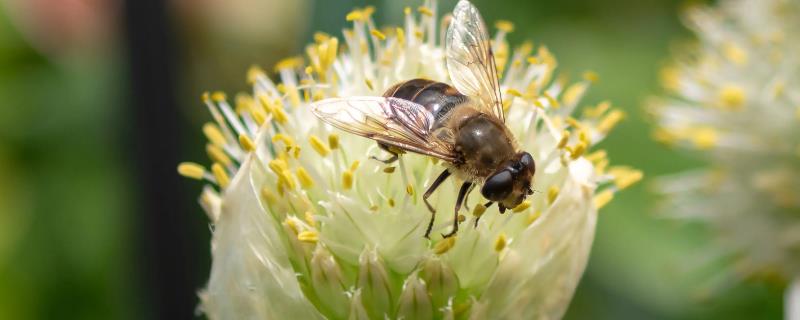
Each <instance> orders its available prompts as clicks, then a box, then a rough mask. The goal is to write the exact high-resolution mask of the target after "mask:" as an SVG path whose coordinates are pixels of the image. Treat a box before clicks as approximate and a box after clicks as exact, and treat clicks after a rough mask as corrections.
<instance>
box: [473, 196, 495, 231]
mask: <svg viewBox="0 0 800 320" xmlns="http://www.w3.org/2000/svg"><path fill="white" fill-rule="evenodd" d="M493 204H494V202H493V201H489V202H487V203H486V204H484V205H483V206H484V207H486V209H489V207H491V206H492V205H493ZM482 216H483V215H479V216H478V217H477V218H475V228H477V227H478V220H480V219H481V217H482Z"/></svg>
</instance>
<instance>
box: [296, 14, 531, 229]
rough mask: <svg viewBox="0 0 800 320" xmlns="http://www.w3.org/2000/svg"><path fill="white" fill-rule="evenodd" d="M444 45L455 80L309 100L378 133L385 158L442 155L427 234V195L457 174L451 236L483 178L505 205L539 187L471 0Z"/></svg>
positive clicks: (364, 131) (330, 115) (369, 133)
mask: <svg viewBox="0 0 800 320" xmlns="http://www.w3.org/2000/svg"><path fill="white" fill-rule="evenodd" d="M445 52H446V53H445V55H446V57H445V59H446V64H447V71H448V73H449V75H450V80H451V81H452V83H453V86H454V87H453V86H450V85H449V84H446V83H442V82H436V81H432V80H427V79H412V80H407V81H404V82H401V83H398V84H396V85H394V86H392V87H391V88H389V89H388V90H386V92H385V93H384V94H383V96H382V97H369V96H366V97H348V98H331V99H326V100H321V101H318V102H316V103H314V104H313V105H312V107H311V108H312V109H311V110H312V112H313V113H314V114H315V115H316V116H317V117H319V118H320V119H321V120H322V121H324V122H326V123H328V124H330V125H333V126H334V127H336V128H339V129H341V130H344V131H347V132H350V133H352V134H356V135H359V136H363V137H366V138H369V139H372V140H375V141H377V142H378V145H379V146H380V147H381V149H383V150H385V151H387V152H388V153H389V154H391V157H390V158H388V159H386V160H379V161H382V162H384V163H387V164H388V163H391V162H394V161H396V160H398V157H399V155H400V153H402V152H403V151H409V152H414V153H419V154H423V155H427V156H431V157H434V158H438V159H441V160H443V162H444V163H445V166H446V169H445V170H444V171H443V172H442V173H441V174H439V176H438V177H437V178H436V179H435V180H434V181H433V183H432V184H431V185H430V186H429V187H428V189H427V191H425V194H424V195H423V197H422V198H423V200H424V202H425V204H426V205H427V207H428V209H429V210H430V212H431V218H430V222H429V223H428V228H427V230H426V231H425V237H426V238H429V236H430V232H431V229H432V227H433V222H434V219H435V218H436V210H435V209H434V208H433V206H432V205H431V204H430V203H429V202H428V197H430V196H431V194H432V193H433V192H434V191H435V190H436V189H437V188H438V187H439V185H441V184H442V182H444V181H445V180H447V178H448V177H450V176H451V175H455V176H456V177H458V178H460V179H462V180H463V181H464V182H463V184H462V185H461V188H460V190H459V192H458V198H457V200H456V204H455V214H454V218H453V228H452V231H450V232H449V233H448V234H442V236H443V237H445V238H447V237H450V236H452V235H454V234H456V232H458V213H459V210H460V209H461V206H462V204H463V203H464V199H465V197H466V196H467V194H468V193H469V192H470V191H472V189H473V188H474V187H475V186H476V185H482V187H481V190H480V191H481V194H482V195H483V197H485V198H486V199H488V200H489V202H488V203H486V205H485V206H486V207H487V208H488V207H489V206H491V205H492V204H494V203H495V202H496V203H497V204H498V207H499V210H500V213H503V212H505V210H506V209H508V208H513V207H515V206H517V205H519V204H520V203H522V201H523V200H525V198H526V197H527V196H529V195H531V194H532V193H533V191H532V190H531V180H532V179H533V175H534V172H535V164H534V160H533V157H532V156H531V155H530V154H529V153H528V152H525V151H522V150H519V148H518V146H517V142H516V140H515V139H514V136H513V135H512V134H511V132H510V131H509V130H508V128H507V127H506V126H505V116H504V114H503V106H502V100H501V95H500V84H499V82H498V75H497V66H496V64H495V60H494V54H493V53H492V49H491V44H490V42H489V35H488V32H487V31H486V25H485V23H484V22H483V19H482V18H481V16H480V14H479V13H478V9H477V8H475V6H473V5H472V4H471V3H470V2H469V1H466V0H461V1H460V2H459V3H458V4H457V5H456V7H455V9H454V10H453V19H452V22H451V23H450V25H449V27H448V30H447V36H446V41H445ZM373 158H374V157H373ZM375 159H377V158H375ZM477 223H478V221H477V220H476V221H475V225H476V226H477Z"/></svg>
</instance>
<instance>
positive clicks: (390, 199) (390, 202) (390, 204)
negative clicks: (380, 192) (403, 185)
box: [387, 198, 395, 208]
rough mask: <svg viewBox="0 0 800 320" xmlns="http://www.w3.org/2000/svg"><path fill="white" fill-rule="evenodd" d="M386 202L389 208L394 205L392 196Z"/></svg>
mask: <svg viewBox="0 0 800 320" xmlns="http://www.w3.org/2000/svg"><path fill="white" fill-rule="evenodd" d="M387 202H388V203H389V207H390V208H394V205H395V203H394V198H389V200H388V201H387Z"/></svg>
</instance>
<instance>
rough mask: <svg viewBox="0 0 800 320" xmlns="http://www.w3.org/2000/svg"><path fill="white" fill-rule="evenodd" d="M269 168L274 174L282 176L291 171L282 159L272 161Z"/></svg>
mask: <svg viewBox="0 0 800 320" xmlns="http://www.w3.org/2000/svg"><path fill="white" fill-rule="evenodd" d="M267 166H268V167H269V169H270V170H272V172H274V173H275V174H277V175H280V174H281V172H283V171H284V170H287V169H289V166H288V165H287V164H286V161H284V160H282V159H275V160H272V161H270V162H269V163H268V164H267Z"/></svg>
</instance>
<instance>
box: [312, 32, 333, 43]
mask: <svg viewBox="0 0 800 320" xmlns="http://www.w3.org/2000/svg"><path fill="white" fill-rule="evenodd" d="M330 38H331V36H330V35H329V34H327V33H325V32H322V31H317V32H314V42H325V41H328V39H330Z"/></svg>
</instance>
